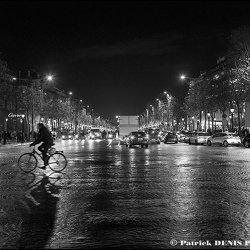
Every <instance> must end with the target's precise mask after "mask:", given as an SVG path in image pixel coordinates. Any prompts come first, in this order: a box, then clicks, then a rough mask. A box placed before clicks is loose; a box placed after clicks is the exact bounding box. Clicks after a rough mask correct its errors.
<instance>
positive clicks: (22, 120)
mask: <svg viewBox="0 0 250 250" xmlns="http://www.w3.org/2000/svg"><path fill="white" fill-rule="evenodd" d="M24 117H25V115H22V119H21V125H22V143H23V142H24Z"/></svg>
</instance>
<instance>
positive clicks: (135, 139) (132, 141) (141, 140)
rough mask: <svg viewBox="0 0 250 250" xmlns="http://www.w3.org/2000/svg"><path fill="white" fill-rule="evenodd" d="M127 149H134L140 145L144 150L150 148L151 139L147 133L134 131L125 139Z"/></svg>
mask: <svg viewBox="0 0 250 250" xmlns="http://www.w3.org/2000/svg"><path fill="white" fill-rule="evenodd" d="M124 140H125V145H126V147H130V148H131V147H132V146H134V145H139V146H141V147H142V148H143V147H146V148H148V144H149V139H148V135H147V134H146V133H145V132H140V131H133V132H131V133H129V134H128V136H127V137H125V138H124Z"/></svg>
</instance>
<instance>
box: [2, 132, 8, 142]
mask: <svg viewBox="0 0 250 250" xmlns="http://www.w3.org/2000/svg"><path fill="white" fill-rule="evenodd" d="M6 141H7V132H6V131H5V130H4V132H3V144H4V145H5V144H6Z"/></svg>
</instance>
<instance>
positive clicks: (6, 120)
mask: <svg viewBox="0 0 250 250" xmlns="http://www.w3.org/2000/svg"><path fill="white" fill-rule="evenodd" d="M7 122H8V118H6V119H5V128H4V130H5V131H6V132H7Z"/></svg>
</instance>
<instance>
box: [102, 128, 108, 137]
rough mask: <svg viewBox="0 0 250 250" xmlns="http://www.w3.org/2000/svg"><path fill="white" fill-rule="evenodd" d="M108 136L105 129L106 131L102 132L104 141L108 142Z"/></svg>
mask: <svg viewBox="0 0 250 250" xmlns="http://www.w3.org/2000/svg"><path fill="white" fill-rule="evenodd" d="M106 136H107V132H106V130H105V129H104V130H103V131H102V139H104V140H106Z"/></svg>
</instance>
